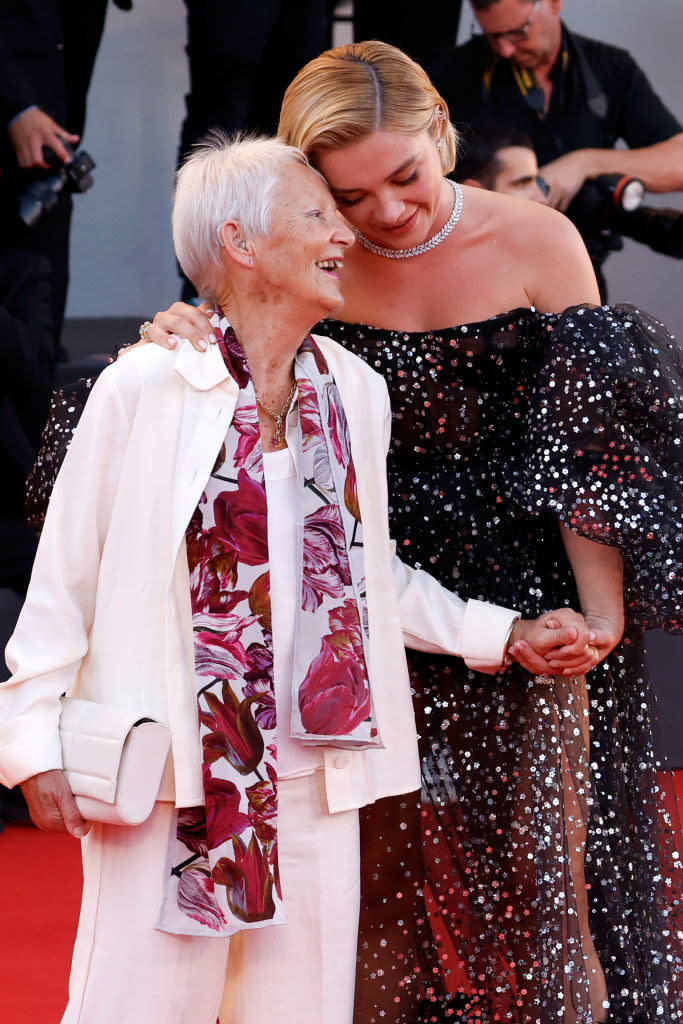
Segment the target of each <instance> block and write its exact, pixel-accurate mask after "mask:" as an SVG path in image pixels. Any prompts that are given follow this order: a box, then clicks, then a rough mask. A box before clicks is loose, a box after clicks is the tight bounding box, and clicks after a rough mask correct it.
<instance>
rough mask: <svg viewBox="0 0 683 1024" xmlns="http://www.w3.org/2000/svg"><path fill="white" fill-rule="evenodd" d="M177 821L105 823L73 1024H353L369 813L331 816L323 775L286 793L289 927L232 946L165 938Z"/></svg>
mask: <svg viewBox="0 0 683 1024" xmlns="http://www.w3.org/2000/svg"><path fill="white" fill-rule="evenodd" d="M175 823H176V813H175V809H174V808H173V807H172V805H170V804H164V803H158V804H157V805H156V808H155V810H154V812H153V814H152V815H151V817H150V818H149V820H148V821H147V822H145V823H144V825H141V826H138V827H136V828H120V827H117V826H115V825H94V826H93V828H92V829H91V831H90V833H89V834H88V836H87V837H86V838H85V839H84V840H83V874H84V880H83V900H82V904H81V916H80V920H79V924H78V934H77V937H76V944H75V947H74V956H73V963H72V967H71V978H70V981H69V1004H68V1006H67V1008H66V1011H65V1013H64V1016H63V1018H62V1024H216V1018H217V1016H220V1024H351V1021H352V1018H353V991H354V982H355V970H356V944H357V938H358V911H359V898H360V852H359V829H358V812H357V811H347V812H344V813H342V814H329V813H328V811H327V805H326V802H325V796H324V781H323V774H322V772H315V773H314V774H313V775H307V776H304V777H303V778H300V779H292V780H286V781H281V782H280V783H279V809H278V846H279V861H280V875H281V879H282V887H283V896H284V906H285V913H286V916H287V923H286V924H284V925H274V926H270V927H266V928H257V929H250V930H248V931H244V932H240V933H238V934H237V935H234V936H232V938H230V939H221V938H196V937H192V936H186V935H169V934H167V933H165V932H161V931H158V930H156V929H155V927H154V925H155V923H156V920H157V917H158V914H159V908H160V906H161V900H162V894H163V889H164V882H165V878H164V873H165V868H166V855H167V849H168V841H169V833H170V830H171V829H175Z"/></svg>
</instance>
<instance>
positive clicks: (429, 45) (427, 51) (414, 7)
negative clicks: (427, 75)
mask: <svg viewBox="0 0 683 1024" xmlns="http://www.w3.org/2000/svg"><path fill="white" fill-rule="evenodd" d="M461 7H462V0H452V2H448V0H419V3H418V4H416V3H415V2H414V0H354V3H353V33H354V38H355V39H356V41H357V42H359V41H361V40H363V39H381V40H382V41H383V42H385V43H391V45H392V46H398V48H399V50H404V51H405V52H406V53H407V54H408V56H410V57H412V58H413V60H416V61H420V62H423V61H426V60H429V58H430V57H433V56H434V55H435V54H437V53H439V52H440V51H441V50H445V49H447V48H448V47H449V46H454V45H455V40H456V37H457V34H458V25H459V24H460V9H461Z"/></svg>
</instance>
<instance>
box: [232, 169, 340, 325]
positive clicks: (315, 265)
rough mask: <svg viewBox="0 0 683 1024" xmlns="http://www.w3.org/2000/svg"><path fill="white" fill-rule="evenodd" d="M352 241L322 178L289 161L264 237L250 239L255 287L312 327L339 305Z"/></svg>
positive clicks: (336, 309)
mask: <svg viewBox="0 0 683 1024" xmlns="http://www.w3.org/2000/svg"><path fill="white" fill-rule="evenodd" d="M353 242H354V236H353V233H352V232H351V231H350V230H349V228H348V227H347V226H346V224H345V223H344V221H343V219H342V217H341V215H340V213H339V211H338V210H337V207H336V205H335V203H334V200H333V199H332V197H331V195H330V193H329V191H328V189H327V188H326V187H325V185H324V183H323V182H322V181H321V180H320V177H319V176H318V175H317V174H316V173H315V171H313V170H311V168H310V167H306V166H305V165H303V164H298V163H292V164H290V165H288V166H287V167H286V168H285V169H284V171H283V173H282V175H281V179H280V184H279V186H278V190H277V193H276V195H275V197H274V202H273V210H272V214H271V218H270V225H269V229H268V233H267V234H266V235H263V236H260V237H258V238H254V239H252V240H251V241H250V246H251V250H252V253H253V259H254V270H255V276H254V285H255V287H256V288H257V289H258V290H259V292H260V293H261V294H263V295H266V296H269V297H271V296H274V297H275V298H276V300H277V301H283V299H281V297H282V296H286V301H288V302H290V303H292V302H293V303H295V305H296V308H297V312H300V313H301V314H304V315H306V316H308V317H309V318H310V320H311V323H315V322H316V321H317V320H319V319H321V318H322V317H324V316H330V315H331V314H333V313H336V312H338V311H339V310H340V309H341V307H342V305H343V298H342V292H341V283H340V273H341V269H342V266H343V261H344V255H345V252H346V250H347V249H348V247H349V246H350V245H352V244H353Z"/></svg>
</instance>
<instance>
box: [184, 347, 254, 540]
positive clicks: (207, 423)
mask: <svg viewBox="0 0 683 1024" xmlns="http://www.w3.org/2000/svg"><path fill="white" fill-rule="evenodd" d="M175 370H176V372H177V373H178V374H179V375H180V376H181V377H182V378H183V379H184V380H185V381H186V383H187V384H188V387H187V388H186V390H185V400H184V403H183V414H182V421H181V425H180V435H179V438H178V460H177V463H176V472H175V478H174V481H173V533H172V538H171V540H172V545H173V547H172V552H173V557H174V560H175V555H176V553H177V551H178V548H179V547H180V544H181V542H182V539H183V536H184V534H185V530H186V528H187V524H188V523H189V521H190V519H191V518H192V513H193V512H194V510H195V508H196V507H197V504H198V502H199V499H200V498H201V496H202V491H203V490H204V486H205V485H206V481H207V480H208V479H209V476H210V475H211V471H212V469H213V467H214V465H215V462H216V458H217V457H218V453H219V451H220V448H221V445H222V443H223V441H224V440H225V435H226V433H227V430H228V426H229V424H230V422H231V420H232V415H233V413H234V411H235V404H236V402H237V396H238V393H239V389H238V387H237V383H236V382H235V381H234V380H233V378H232V377H231V376H230V374H229V373H228V371H227V369H226V366H225V363H224V362H223V357H222V356H221V354H220V350H219V348H218V346H217V345H211V346H210V347H209V349H208V350H207V352H196V351H195V350H194V349H193V348H192V346H191V345H190V343H189V342H187V341H186V342H185V343H184V345H183V346H182V347H181V349H180V351H179V353H178V358H177V359H176V364H175Z"/></svg>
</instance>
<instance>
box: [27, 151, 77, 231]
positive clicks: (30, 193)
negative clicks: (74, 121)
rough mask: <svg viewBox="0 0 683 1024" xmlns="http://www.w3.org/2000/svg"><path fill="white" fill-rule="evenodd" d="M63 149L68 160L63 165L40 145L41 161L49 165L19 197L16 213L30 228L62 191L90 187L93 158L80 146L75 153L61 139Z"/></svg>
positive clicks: (66, 191)
mask: <svg viewBox="0 0 683 1024" xmlns="http://www.w3.org/2000/svg"><path fill="white" fill-rule="evenodd" d="M64 148H65V149H66V150H67V151H68V153H69V156H70V157H71V162H70V163H68V164H63V163H62V162H61V161H60V160H59V158H58V157H57V156H56V154H55V153H54V152H53V151H52V150H51V149H48V148H47V147H46V146H45V147H43V155H44V157H45V162H46V163H48V164H50V171H49V172H47V176H46V177H41V178H37V179H36V180H35V181H32V182H31V184H30V185H29V186H28V187H27V188H26V190H25V191H24V192H23V193H22V195H21V196H20V197H19V216H20V217H21V219H22V220H23V222H24V224H26V225H27V226H28V227H32V226H33V225H34V224H35V223H36V221H37V220H38V219H39V218H40V217H41V216H42V215H43V213H45V212H46V211H47V210H51V209H52V207H53V206H54V205H55V204H56V202H57V200H58V199H59V197H60V195H61V194H62V193H65V194H68V193H72V192H87V191H88V189H89V188H90V187H91V186H92V183H93V179H92V174H91V173H90V172H91V171H92V169H93V168H94V167H95V161H94V160H93V159H92V157H91V156H90V155H89V154H88V153H86V152H85V150H84V149H81V150H79V151H78V152H77V153H75V152H74V151H73V149H71V147H70V146H69V145H68V143H66V142H64Z"/></svg>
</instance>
